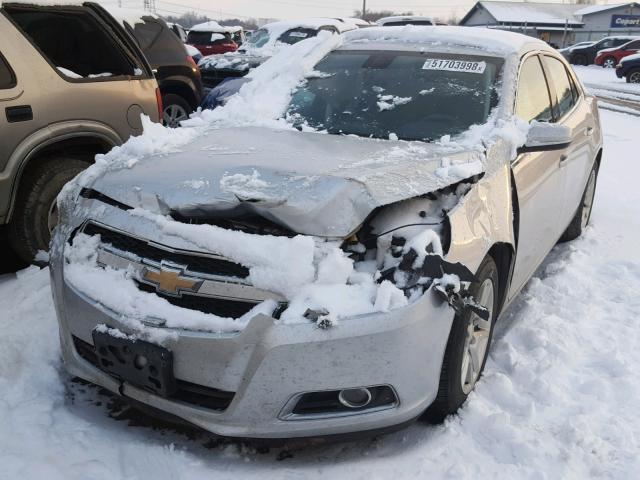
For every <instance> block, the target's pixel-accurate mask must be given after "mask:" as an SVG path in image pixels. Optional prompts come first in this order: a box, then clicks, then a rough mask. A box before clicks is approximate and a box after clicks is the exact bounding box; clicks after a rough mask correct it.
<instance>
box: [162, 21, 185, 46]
mask: <svg viewBox="0 0 640 480" xmlns="http://www.w3.org/2000/svg"><path fill="white" fill-rule="evenodd" d="M167 25H168V26H169V28H170V29H171V31H172V32H173V33H175V34H176V36H177V37H178V38H179V39H180V41H181V42H182V43H187V32H186V31H185V29H184V27H183V26H182V25H180V24H179V23H170V22H167Z"/></svg>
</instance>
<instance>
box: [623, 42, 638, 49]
mask: <svg viewBox="0 0 640 480" xmlns="http://www.w3.org/2000/svg"><path fill="white" fill-rule="evenodd" d="M625 48H626V49H627V50H639V49H640V40H636V41H635V42H629V45H627V46H626V47H625Z"/></svg>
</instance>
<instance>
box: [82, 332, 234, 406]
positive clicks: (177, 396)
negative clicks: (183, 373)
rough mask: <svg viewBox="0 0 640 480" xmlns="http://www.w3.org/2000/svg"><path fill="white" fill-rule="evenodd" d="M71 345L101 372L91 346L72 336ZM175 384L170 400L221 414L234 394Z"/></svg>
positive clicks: (177, 382) (187, 384)
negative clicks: (175, 389)
mask: <svg viewBox="0 0 640 480" xmlns="http://www.w3.org/2000/svg"><path fill="white" fill-rule="evenodd" d="M73 344H74V346H75V349H76V351H77V352H78V355H80V356H81V357H82V358H83V359H85V360H86V361H87V362H89V363H90V364H91V365H93V366H94V367H96V368H98V369H100V370H102V369H101V368H100V364H99V363H98V356H97V355H96V352H95V347H94V346H93V345H91V344H90V343H87V342H85V341H84V340H81V339H79V338H78V337H76V336H73ZM176 384H177V386H178V390H177V391H176V393H174V394H173V395H172V396H171V397H170V398H171V399H172V400H178V401H181V402H184V403H189V404H191V405H196V406H198V407H204V408H208V409H210V410H216V411H219V412H222V411H224V410H226V409H227V408H228V407H229V405H230V404H231V401H232V400H233V397H234V395H235V393H234V392H226V391H224V390H218V389H216V388H210V387H205V386H203V385H198V384H195V383H191V382H186V381H184V380H179V379H176Z"/></svg>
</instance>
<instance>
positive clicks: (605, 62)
mask: <svg viewBox="0 0 640 480" xmlns="http://www.w3.org/2000/svg"><path fill="white" fill-rule="evenodd" d="M638 52H640V39H638V40H631V41H630V42H627V43H624V44H622V45H620V46H619V47H616V48H605V49H604V50H600V51H599V52H598V54H597V55H596V59H595V62H594V63H595V64H596V65H600V66H602V67H604V68H614V67H615V66H616V65H618V63H619V62H620V60H622V59H623V58H624V57H627V56H629V55H633V54H634V53H638Z"/></svg>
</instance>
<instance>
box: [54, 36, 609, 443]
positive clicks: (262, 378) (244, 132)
mask: <svg viewBox="0 0 640 480" xmlns="http://www.w3.org/2000/svg"><path fill="white" fill-rule="evenodd" d="M481 30H482V31H479V30H475V29H465V28H458V27H443V28H440V27H406V28H395V27H386V28H371V29H364V30H361V31H357V32H352V33H350V34H348V35H346V36H345V38H344V40H343V41H342V44H341V45H340V46H337V47H336V48H335V49H334V50H333V51H331V52H330V53H329V54H328V55H327V56H326V57H324V58H323V59H322V60H321V61H320V62H319V63H318V64H317V65H316V66H315V68H314V74H313V75H309V76H308V78H307V81H306V82H304V83H302V84H300V86H299V87H298V89H297V90H296V91H295V92H294V93H293V94H292V95H291V96H290V99H289V104H288V106H287V107H286V112H284V113H283V118H284V119H285V120H283V121H286V122H287V124H288V125H289V128H283V129H279V128H271V127H265V126H251V125H245V126H236V127H233V126H228V127H224V128H216V129H210V130H208V131H207V134H206V135H203V136H202V137H201V138H198V139H196V140H194V141H191V143H189V144H188V145H185V146H184V147H183V148H181V149H179V151H176V152H173V153H169V154H164V155H154V156H150V157H149V158H142V159H138V160H137V162H131V164H128V165H127V168H106V169H103V170H102V171H100V172H99V174H95V175H92V174H91V172H89V174H87V175H85V177H84V178H83V179H81V180H79V181H76V182H75V185H73V186H72V187H70V188H67V189H66V190H65V192H64V194H63V196H62V197H61V199H60V211H61V224H60V226H59V227H58V229H57V231H56V234H55V238H54V239H53V242H52V248H51V271H52V279H53V281H52V288H53V292H54V297H55V303H56V307H57V314H58V320H59V323H60V338H61V342H62V352H63V356H64V360H65V365H66V367H67V369H68V370H69V372H70V373H71V374H73V375H76V376H78V377H81V378H83V379H85V380H88V381H90V382H93V383H95V384H97V385H100V386H102V387H104V388H106V389H108V390H110V391H112V392H114V393H116V394H119V395H122V396H124V397H127V398H130V399H133V400H136V401H138V402H141V403H143V404H146V405H149V406H152V407H155V408H156V409H159V410H162V411H165V412H167V413H170V414H172V415H174V416H177V417H180V418H182V419H184V420H186V421H188V422H191V423H192V424H195V425H197V426H200V427H203V428H205V429H207V430H210V431H211V432H215V433H216V434H220V435H224V436H231V437H244V438H247V437H252V438H290V437H308V436H321V435H335V434H346V433H353V432H373V431H380V430H384V429H390V428H394V427H397V426H399V425H404V424H406V423H408V422H410V421H412V420H414V419H416V418H418V417H420V416H422V415H424V414H426V415H427V416H428V417H429V418H431V419H433V420H436V421H439V420H442V419H443V418H444V417H446V416H447V415H449V414H452V413H454V412H456V411H457V410H458V408H459V407H460V406H461V405H462V404H463V403H464V402H465V400H466V399H467V396H468V395H469V393H470V392H471V391H472V389H473V388H474V386H475V384H476V383H477V381H478V380H479V378H480V377H481V374H482V371H483V368H484V364H485V362H486V359H487V354H488V350H489V346H490V344H491V336H492V332H493V328H494V325H495V323H496V321H497V320H498V319H499V317H500V314H501V312H504V310H505V309H506V307H507V306H508V305H509V304H510V303H511V302H512V301H513V300H514V298H516V296H517V294H518V293H519V291H520V290H521V289H522V288H523V286H524V285H525V284H526V283H527V281H528V280H529V279H530V278H531V276H532V274H533V273H534V272H535V270H536V269H537V268H538V267H539V266H540V264H541V262H542V261H543V260H544V258H545V256H546V255H547V254H548V253H549V251H550V250H551V249H552V248H553V246H554V245H555V244H556V243H557V242H558V241H567V240H572V239H575V238H576V237H578V236H579V235H580V234H581V233H582V232H583V230H584V229H585V227H586V226H587V224H588V223H589V217H590V214H591V207H592V205H593V199H594V195H595V188H596V179H597V174H598V169H599V167H600V159H601V156H602V134H601V130H600V125H599V119H598V114H597V108H596V101H595V99H594V98H593V97H591V96H590V95H589V94H587V93H586V92H585V90H584V89H583V87H582V85H581V84H580V81H579V80H578V79H577V78H576V76H575V75H574V73H573V71H572V69H571V67H570V66H569V65H568V64H567V62H566V61H565V60H564V59H563V58H562V56H561V55H560V54H558V53H557V52H556V51H555V50H553V49H551V48H550V47H548V46H547V45H546V44H544V43H543V42H541V41H538V40H535V39H532V38H529V37H524V36H521V35H518V34H514V33H508V32H497V31H491V32H489V31H485V30H484V29H481ZM301 43H302V42H301ZM300 48H303V47H300ZM273 61H274V60H270V62H273ZM268 65H269V62H267V63H266V64H265V65H264V66H263V67H260V68H265V67H267V68H269V67H268ZM259 70H260V69H258V70H257V71H259ZM274 81H278V80H277V78H276V79H275V80H274ZM255 83H256V80H255V79H254V82H253V84H252V87H255V85H254V84H255ZM225 108H226V107H225ZM290 127H294V128H290ZM320 132H322V133H320ZM194 179H195V180H194ZM80 240H82V242H84V243H82V242H80ZM78 245H80V246H78ZM255 245H258V246H261V247H260V248H259V249H258V250H255V251H254V249H253V246H255ZM314 245H315V246H316V247H313V246H314ZM289 246H290V249H289V250H287V248H289ZM311 248H316V250H310V249H311ZM327 249H334V250H331V251H332V252H333V253H331V255H328V254H327V255H325V254H326V252H327V251H328V250H327ZM283 252H284V253H283ZM314 252H315V253H314ZM336 252H337V253H336ZM322 255H325V257H322ZM320 257H322V258H325V260H326V262H325V260H323V262H325V263H322V262H320V264H319V263H318V258H320ZM87 258H91V259H93V260H92V262H93V264H92V266H91V269H90V270H86V269H85V270H83V268H85V267H86V265H85V264H84V263H83V262H85V263H86V259H87ZM306 262H309V265H311V266H312V267H311V270H309V272H310V273H309V272H307V270H304V272H303V271H302V267H301V266H303V265H307V263H306ZM86 268H88V267H86ZM270 268H271V270H269V269H270ZM314 269H315V270H314ZM345 269H347V270H345ZM343 270H345V271H347V272H348V273H349V275H348V276H347V275H346V274H345V275H344V278H343V279H342V280H340V281H338V280H335V279H336V278H338V277H340V275H341V273H340V272H342V271H343ZM78 272H80V274H79V273H78ZM82 272H84V273H82ZM265 272H266V273H265ZM307 274H309V275H310V277H308V278H310V280H305V278H307V277H305V275H307ZM118 275H120V276H119V277H118ZM294 277H295V278H296V282H298V283H296V282H294V281H293V278H294ZM303 277H304V278H303ZM113 278H121V279H122V280H121V281H120V283H108V281H111V280H110V279H113ZM300 278H302V280H300ZM325 278H329V279H331V282H334V283H333V284H331V283H330V282H329V284H327V282H326V281H325V280H323V279H325ZM103 282H104V283H103ZM305 282H306V283H305ZM323 282H324V283H323ZM340 282H342V283H341V284H340ZM366 282H369V283H366ZM294 284H295V285H294ZM291 285H294V286H295V288H293V287H291ZM336 285H337V287H339V288H337V287H336ZM334 287H336V288H334ZM332 288H333V290H332ZM301 291H304V292H305V293H304V295H302V294H300V292H301ZM327 291H330V292H332V293H331V295H325V294H326V292H327ZM344 292H355V293H353V295H352V294H351V293H349V294H348V295H344V297H348V298H343V299H342V303H339V302H336V301H335V298H336V297H338V296H340V295H341V294H344ZM358 292H368V294H367V295H369V294H370V295H369V296H366V295H365V296H359V295H360V293H358ZM323 295H324V296H323ZM363 298H364V300H362V299H363ZM374 298H375V301H374ZM361 300H362V301H361ZM160 302H162V303H160ZM323 302H325V303H323ZM332 302H333V303H332ZM132 305H133V306H132ZM201 314H204V315H208V317H206V318H215V319H219V320H220V319H222V320H224V321H225V322H226V323H219V325H220V328H219V329H218V330H215V329H213V330H212V329H208V328H204V327H202V325H203V323H197V322H198V321H199V320H198V319H199V318H200V317H198V316H197V315H201ZM190 319H194V320H193V322H192V323H189V322H190V321H191V320H190ZM222 320H220V321H221V322H222ZM234 322H235V323H234ZM199 325H200V326H199Z"/></svg>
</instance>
